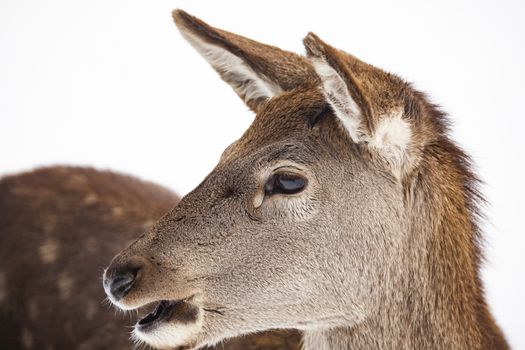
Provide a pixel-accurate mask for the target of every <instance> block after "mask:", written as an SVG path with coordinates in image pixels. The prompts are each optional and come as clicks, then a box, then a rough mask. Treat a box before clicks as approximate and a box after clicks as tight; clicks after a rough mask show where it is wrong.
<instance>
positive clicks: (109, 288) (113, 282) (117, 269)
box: [104, 265, 141, 301]
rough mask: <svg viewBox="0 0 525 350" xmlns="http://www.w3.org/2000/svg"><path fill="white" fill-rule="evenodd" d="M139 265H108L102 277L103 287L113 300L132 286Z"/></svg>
mask: <svg viewBox="0 0 525 350" xmlns="http://www.w3.org/2000/svg"><path fill="white" fill-rule="evenodd" d="M140 269H141V267H140V266H138V265H123V266H110V267H109V268H108V270H107V271H106V274H105V277H104V289H105V290H106V293H107V294H109V296H111V297H112V298H113V299H114V300H117V301H118V300H120V299H122V298H123V297H124V296H126V294H128V293H129V291H130V290H131V289H132V288H133V285H134V284H135V281H136V280H137V274H138V272H139V271H140Z"/></svg>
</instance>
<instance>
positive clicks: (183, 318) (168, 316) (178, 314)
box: [135, 299, 199, 333]
mask: <svg viewBox="0 0 525 350" xmlns="http://www.w3.org/2000/svg"><path fill="white" fill-rule="evenodd" d="M198 316H199V308H198V307H197V306H196V305H195V304H193V303H192V302H191V301H190V299H181V300H160V301H158V302H157V304H156V306H155V308H154V309H153V311H152V312H150V313H149V314H147V315H146V316H144V317H143V318H141V319H139V320H138V322H137V323H136V324H135V329H136V330H137V331H139V332H143V333H145V332H149V331H151V330H153V329H154V328H156V326H158V325H160V324H161V323H166V322H170V323H182V324H187V323H194V322H196V321H197V318H198Z"/></svg>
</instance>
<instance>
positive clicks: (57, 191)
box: [0, 167, 299, 350]
mask: <svg viewBox="0 0 525 350" xmlns="http://www.w3.org/2000/svg"><path fill="white" fill-rule="evenodd" d="M178 201H179V198H178V197H177V196H176V195H175V194H174V193H172V192H170V191H168V190H166V189H164V188H162V187H160V186H157V185H154V184H152V183H148V182H144V181H140V180H137V179H135V178H133V177H130V176H126V175H120V174H117V173H112V172H108V171H97V170H94V169H89V168H71V167H52V168H42V169H38V170H35V171H33V172H29V173H24V174H19V175H13V176H7V177H4V178H2V179H1V180H0V274H1V278H2V283H1V284H0V288H1V290H0V294H1V295H2V299H1V301H0V324H1V327H0V348H2V349H54V350H58V349H85V350H91V349H129V348H130V347H131V346H132V345H131V342H130V340H129V331H128V329H129V328H128V327H129V326H130V325H131V324H132V323H133V320H132V319H133V317H131V316H127V315H120V316H116V315H115V311H114V310H112V309H111V308H110V307H109V305H107V304H104V303H103V301H104V299H105V295H104V292H103V290H102V288H100V283H99V281H100V274H101V271H102V267H103V266H104V265H105V264H107V262H108V261H109V259H110V258H111V257H112V256H113V255H114V254H116V253H117V252H118V251H120V250H121V249H123V248H124V247H126V246H127V245H128V244H129V243H130V242H131V241H133V240H134V239H135V238H136V237H137V236H138V235H139V234H141V233H142V232H143V231H144V230H147V229H148V228H149V227H150V226H151V225H152V224H153V223H154V221H155V220H157V219H158V218H159V217H160V216H161V215H162V214H164V213H165V212H167V211H168V210H169V209H170V208H171V207H173V206H174V205H175V204H176V203H177V202H178ZM298 338H299V336H298V334H296V333H295V332H293V331H290V332H284V333H283V332H281V333H279V332H274V333H265V334H263V335H256V336H250V337H244V338H241V339H235V340H232V342H229V343H225V344H224V345H223V346H221V347H220V348H221V349H222V348H224V349H231V350H236V349H239V350H240V349H270V348H271V349H294V348H297V346H298V345H297V344H298V341H299V339H298Z"/></svg>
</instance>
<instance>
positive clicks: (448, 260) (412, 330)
mask: <svg viewBox="0 0 525 350" xmlns="http://www.w3.org/2000/svg"><path fill="white" fill-rule="evenodd" d="M174 18H175V22H176V24H177V26H178V27H179V29H180V31H181V33H182V35H183V36H184V38H186V39H187V40H188V41H189V42H190V44H192V46H193V47H194V48H195V49H196V50H197V51H198V52H199V53H200V54H201V55H202V56H203V57H204V58H205V59H206V60H207V61H208V62H209V63H210V65H211V66H212V67H213V68H214V69H215V70H216V71H217V72H218V73H219V75H220V76H221V78H222V79H223V80H224V81H226V82H227V83H229V84H230V85H231V86H232V88H233V90H234V91H235V92H236V93H237V94H238V95H239V96H240V97H241V98H242V99H243V100H244V102H245V103H246V104H247V105H248V106H249V107H250V108H251V109H252V110H253V111H254V112H255V113H256V117H255V120H254V122H253V123H252V125H251V126H250V127H249V128H248V130H246V132H245V133H244V135H243V136H242V137H241V138H240V139H238V140H237V141H235V142H234V143H233V144H232V145H231V146H229V147H228V148H227V149H226V150H225V151H224V153H223V155H222V157H221V159H220V161H219V163H218V164H217V166H216V167H215V169H214V170H213V171H212V172H211V173H210V174H209V175H208V176H207V177H206V178H205V179H204V181H203V182H202V183H201V184H200V185H199V186H198V187H197V188H196V189H195V190H194V191H192V192H191V193H189V194H188V195H187V196H185V197H184V198H183V199H182V200H181V202H180V203H179V204H178V205H177V206H176V207H175V208H173V209H172V210H171V211H170V212H169V213H167V214H166V215H165V216H163V217H162V219H160V220H159V221H158V222H157V223H156V224H154V226H153V227H152V228H151V229H150V230H149V231H148V232H147V233H146V234H144V235H143V236H141V237H140V238H139V239H138V240H137V241H135V242H134V243H133V244H132V245H130V246H129V247H128V248H126V249H125V250H123V251H122V252H121V253H120V254H118V255H117V256H116V257H115V258H114V260H113V261H112V263H111V265H110V266H109V267H108V268H107V270H106V271H105V273H104V288H105V290H106V293H107V295H108V297H109V298H110V300H111V301H112V302H113V303H114V304H115V305H117V306H118V307H120V308H122V309H127V310H131V309H136V308H139V307H142V306H144V305H155V306H156V308H155V311H154V312H152V313H151V314H149V315H148V316H147V317H145V318H143V319H141V320H140V321H139V322H138V323H137V325H136V326H135V330H134V336H135V337H136V338H137V339H138V340H140V341H144V342H145V343H147V344H149V345H152V346H155V347H158V348H176V349H179V348H180V349H194V348H199V347H202V346H205V345H209V344H215V343H217V342H220V341H222V340H224V339H228V338H230V337H233V336H237V335H241V334H248V333H254V332H259V331H263V330H268V329H283V328H295V329H299V330H302V331H304V334H305V336H304V347H305V349H307V350H313V349H316V350H317V349H335V350H338V349H349V348H351V349H399V348H404V349H503V348H507V344H506V342H505V339H504V337H503V335H502V333H501V331H500V330H499V328H498V326H497V325H496V323H495V322H494V320H493V318H492V316H491V314H490V312H489V310H488V307H487V305H486V303H485V299H484V295H483V290H482V286H481V282H480V278H479V265H480V260H481V252H480V249H481V247H480V233H479V230H478V227H477V224H476V220H477V216H478V209H477V205H478V204H479V202H480V201H481V199H480V196H479V194H478V192H477V189H476V185H477V179H476V177H475V175H474V174H473V173H472V172H471V170H470V162H469V158H468V157H467V156H466V155H465V154H464V153H463V152H462V150H461V149H460V148H459V147H457V146H456V145H455V144H454V143H453V142H452V141H451V140H450V138H449V137H448V134H447V132H448V131H447V127H446V126H447V120H446V117H445V116H444V114H443V113H441V112H440V111H439V109H438V108H437V107H436V106H434V105H432V104H431V103H430V102H428V100H427V99H426V97H425V95H424V94H422V93H420V92H418V91H416V90H415V89H414V88H413V87H412V86H411V85H410V84H408V83H406V82H404V81H403V80H401V79H400V78H398V77H397V76H395V75H393V74H390V73H386V72H384V71H382V70H380V69H378V68H376V67H373V66H371V65H369V64H366V63H364V62H362V61H360V60H359V59H357V58H355V57H354V56H352V55H350V54H347V53H345V52H343V51H340V50H338V49H335V48H333V47H332V46H330V45H328V44H326V43H325V42H323V41H322V40H321V39H319V38H318V37H317V36H316V35H315V34H313V33H310V34H308V36H307V37H306V38H305V39H304V44H305V48H306V52H307V55H306V56H300V55H297V54H294V53H291V52H287V51H283V50H280V49H278V48H276V47H272V46H268V45H265V44H261V43H259V42H256V41H253V40H250V39H247V38H244V37H241V36H239V35H236V34H233V33H229V32H226V31H223V30H220V29H217V28H214V27H211V26H209V25H208V24H206V23H204V22H203V21H201V20H199V19H197V18H195V17H193V16H191V15H189V14H187V13H185V12H184V11H181V10H177V11H175V12H174Z"/></svg>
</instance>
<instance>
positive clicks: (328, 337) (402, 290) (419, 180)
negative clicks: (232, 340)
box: [304, 143, 508, 350]
mask: <svg viewBox="0 0 525 350" xmlns="http://www.w3.org/2000/svg"><path fill="white" fill-rule="evenodd" d="M436 147H437V146H436ZM446 148H447V150H446V152H445V151H444V150H443V149H437V150H435V151H436V152H435V154H433V157H434V158H429V159H426V160H425V161H426V164H425V166H424V167H422V168H423V169H426V170H425V174H419V175H420V176H415V177H414V179H415V180H413V183H410V184H406V188H407V190H406V200H405V206H406V212H407V222H408V223H409V224H408V225H407V227H406V232H405V233H404V236H405V237H406V238H405V244H404V247H403V248H402V250H401V251H400V252H399V257H398V259H397V261H398V266H392V268H391V269H390V270H391V272H389V273H387V278H389V279H390V281H388V283H385V286H387V285H388V286H394V287H393V288H392V289H391V290H387V289H385V290H384V291H383V292H382V294H381V297H380V301H379V302H378V307H377V308H376V309H375V311H372V312H371V314H370V315H369V316H368V317H367V318H366V319H365V320H364V321H362V322H361V323H359V324H357V325H352V326H349V327H341V328H337V329H328V330H315V331H307V332H305V336H304V345H305V347H304V349H305V350H313V349H321V350H322V349H331V350H339V349H400V348H406V349H507V348H508V345H507V344H506V342H505V339H504V337H503V335H502V333H501V331H500V330H499V328H498V327H497V325H496V324H495V322H494V321H493V319H492V316H491V314H490V312H489V311H488V309H487V306H486V303H485V300H484V296H483V292H482V289H481V283H480V278H479V274H478V270H479V262H480V252H479V246H478V244H479V241H478V239H479V237H478V232H477V227H476V223H475V216H476V209H475V205H476V202H475V201H476V200H477V198H475V197H476V196H477V194H476V192H475V185H476V183H475V182H476V179H475V178H473V177H471V175H470V173H469V171H468V169H467V168H466V167H465V165H463V161H464V160H465V158H463V157H464V155H463V154H462V153H461V151H460V150H458V149H456V148H455V146H453V145H452V144H448V143H447V144H446ZM450 149H452V152H456V153H458V154H453V155H452V156H451V155H450V151H451V150H450ZM436 154H438V156H436ZM440 157H441V158H440ZM458 159H459V160H458ZM402 234H403V233H402ZM399 264H400V265H399ZM400 266H402V268H400Z"/></svg>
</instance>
